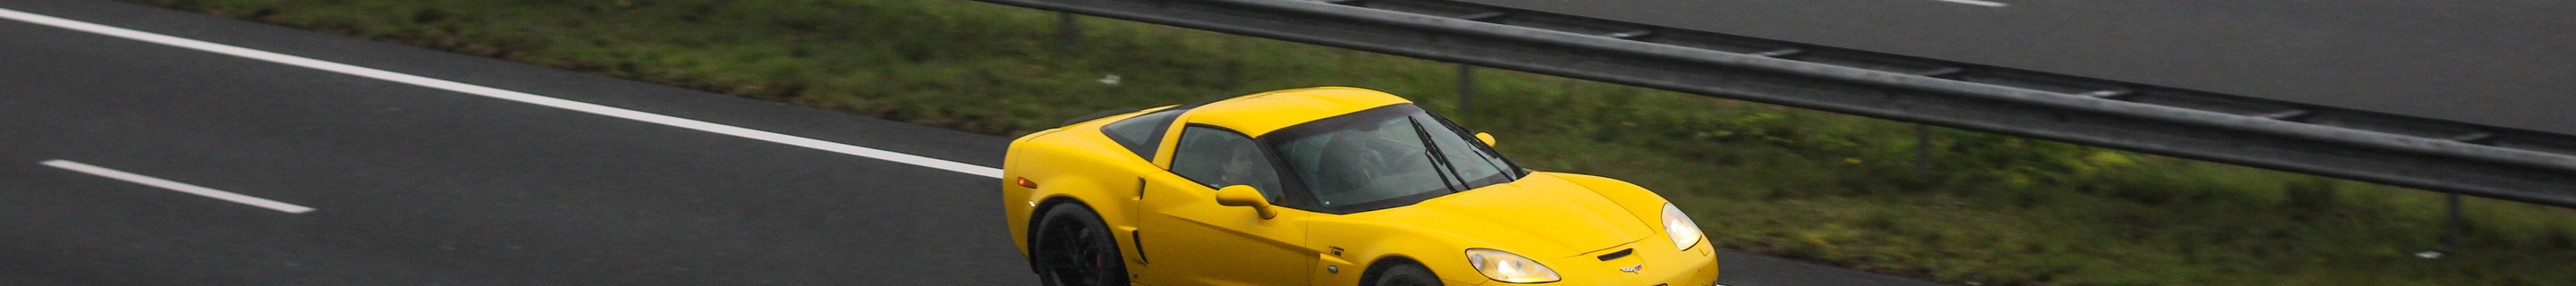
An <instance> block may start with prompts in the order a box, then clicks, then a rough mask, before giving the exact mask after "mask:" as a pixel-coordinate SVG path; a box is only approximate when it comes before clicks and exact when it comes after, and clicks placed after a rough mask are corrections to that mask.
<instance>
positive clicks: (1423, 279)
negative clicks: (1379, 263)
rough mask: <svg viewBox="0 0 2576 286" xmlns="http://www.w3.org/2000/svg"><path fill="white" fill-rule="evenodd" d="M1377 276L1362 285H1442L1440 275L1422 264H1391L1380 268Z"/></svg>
mask: <svg viewBox="0 0 2576 286" xmlns="http://www.w3.org/2000/svg"><path fill="white" fill-rule="evenodd" d="M1375 276H1377V277H1376V279H1370V281H1367V283H1362V285H1370V286H1440V276H1436V275H1431V269H1424V268H1422V265H1416V264H1413V263H1403V264H1398V265H1390V266H1388V267H1386V269H1381V270H1379V271H1378V274H1377V275H1375Z"/></svg>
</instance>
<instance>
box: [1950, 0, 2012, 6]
mask: <svg viewBox="0 0 2576 286" xmlns="http://www.w3.org/2000/svg"><path fill="white" fill-rule="evenodd" d="M1934 1H1941V2H1950V3H1959V4H1968V5H1977V6H1986V7H2003V6H2012V4H2004V3H2003V2H1994V1H1979V0H1934Z"/></svg>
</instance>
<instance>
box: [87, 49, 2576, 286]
mask: <svg viewBox="0 0 2576 286" xmlns="http://www.w3.org/2000/svg"><path fill="white" fill-rule="evenodd" d="M127 1H131V2H140V3H147V4H153V5H159V6H163V7H170V8H174V9H180V10H187V11H195V12H201V13H206V14H212V15H217V16H223V17H231V18H237V19H246V20H252V21H260V22H267V23H273V24H278V25H285V26H292V27H299V28H305V29H312V30H317V31H323V32H328V33H335V34H342V35H349V36H355V37H361V38H367V39H374V40H379V41H386V42H395V43H404V44H412V45H419V46H424V47H430V48H435V49H442V50H448V51H454V52H459V53H466V54H474V55H481V56H488V57H496V58H502V59H508V60H513V61H519V62H526V63H531V64H537V65H545V66H551V67H557V68H564V69H570V70H577V71H582V72H588V73H593V74H600V75H606V76H613V77H621V78H629V79H637V80H644V81H651V82H657V83H663V84H669V85H674V86H681V87H688V88H695V89H701V90H707V91H713V92H719V93H725V94H732V95H737V96H743V97H750V98H758V99H765V100H774V101H782V102H790V103H796V104H802V105H808V106H815V107H819V108H826V109H832V110H840V111H846V112H851V113H857V114H864V115H869V116H878V117H884V118H891V119H897V120H903V121H908V122H914V123H919V124H925V125H932V126H941V127H946V128H953V129H958V130H965V131H970V132H978V133H986V134H995V135H1004V136H1008V135H1016V134H1021V133H1025V132H1029V131H1034V130H1040V129H1044V128H1048V127H1052V126H1051V125H1052V124H1053V123H1056V122H1057V121H1058V120H1062V119H1064V118H1068V117H1072V116H1076V115H1082V114H1086V113H1090V112H1093V111H1098V110H1105V109H1110V108H1117V107H1142V106H1157V105H1164V104H1173V103H1180V102H1189V101H1196V100H1202V99H1208V98H1216V97H1227V96H1234V95H1241V94H1248V93H1253V92H1259V91H1266V90H1274V89H1283V88H1295V87H1309V86H1324V85H1339V86H1357V87H1366V88H1372V89H1378V90H1383V91H1387V92H1391V93H1395V94H1398V95H1405V96H1408V97H1410V98H1412V99H1414V100H1416V101H1420V102H1422V103H1423V105H1425V106H1427V107H1430V108H1432V109H1435V110H1443V111H1445V113H1447V114H1450V115H1452V116H1453V117H1457V118H1458V119H1460V121H1462V124H1465V125H1468V126H1469V127H1471V128H1477V129H1480V130H1482V131H1488V132H1493V133H1495V134H1497V135H1499V136H1500V137H1501V140H1500V141H1501V142H1502V144H1501V147H1502V149H1503V150H1504V152H1506V153H1508V154H1510V155H1512V156H1514V157H1515V158H1517V159H1519V160H1521V161H1524V163H1527V164H1528V165H1530V166H1532V167H1534V168H1538V169H1542V170H1554V171H1568V172H1577V173H1589V174H1600V175H1606V176H1611V177H1617V178H1622V179H1626V180H1630V181H1633V182H1636V183H1638V184H1640V185H1644V186H1647V187H1649V188H1653V189H1656V190H1658V191H1659V192H1662V193H1663V194H1665V196H1667V197H1670V198H1672V199H1674V200H1675V201H1676V202H1678V203H1680V204H1681V205H1683V208H1684V209H1686V210H1689V211H1690V212H1692V213H1693V216H1694V217H1696V218H1698V221H1699V222H1700V223H1701V224H1703V227H1704V228H1706V229H1707V230H1708V232H1709V235H1710V236H1711V238H1712V239H1713V240H1714V241H1716V242H1718V243H1720V244H1722V245H1723V246H1724V247H1728V248H1734V249H1742V250H1748V251H1752V252H1758V253H1765V254H1771V255H1780V256H1787V257H1795V258H1801V259H1807V260H1814V261H1820V262H1826V263H1832V264H1837V265H1843V266H1848V267H1854V268H1859V269H1866V270H1872V271H1879V272H1885V273H1894V274H1900V275H1908V276H1915V277H1923V278H1928V279H1935V280H1940V281H1947V282H1954V283H1963V284H1982V285H2168V284H2217V285H2569V284H2571V283H2576V271H2564V269H2565V267H2566V265H2576V213H2571V212H2569V211H2567V210H2565V209H2555V208H2545V207H2537V206H2531V205H2523V204H2515V203H2509V202H2500V201H2490V200H2483V199H2473V200H2472V201H2471V202H2469V203H2468V207H2469V208H2468V217H2469V221H2470V222H2471V223H2470V224H2469V233H2470V236H2469V238H2470V239H2469V240H2468V241H2467V244H2466V249H2467V251H2466V252H2465V253H2462V254H2459V255H2456V256H2453V257H2450V258H2444V259H2440V260H2426V259H2419V258H2414V257H2413V256H2411V253H2414V252H2417V251H2422V250H2426V249H2430V248H2432V247H2434V246H2436V245H2438V243H2439V242H2438V238H2437V236H2438V235H2439V234H2440V233H2441V228H2442V227H2443V224H2442V220H2443V216H2442V213H2441V212H2442V208H2441V207H2440V206H2441V205H2440V202H2441V200H2440V196H2439V195H2438V194H2433V193H2429V192H2422V191H2415V190H2406V189H2398V188H2392V187H2385V186H2378V185H2371V184H2364V183H2356V182H2350V181H2342V180H2333V179H2323V178H2317V177H2310V176H2304V175H2297V174H2287V173H2280V172H2273V171H2265V170H2258V169H2250V168H2243V167H2235V166H2228V165H2220V164H2211V163H2203V162H2194V161H2187V160H2180V159H2173V158H2165V157H2158V156H2148V155H2139V154H2135V153H2129V152H2121V151H2114V150H2106V149H2099V148H2090V147H2083V146H2076V145H2070V144H2064V143H2056V142H2048V141H2038V140H2030V139H2025V138H2018V137H2011V136H2001V135H1994V134H1984V133H1975V132H1964V131H1955V130H1939V131H1937V133H1936V134H1935V139H1934V140H1933V141H1932V144H1933V146H1932V148H1933V149H1935V150H1937V151H1936V154H1935V155H1934V160H1933V162H1932V168H1933V169H1934V170H1936V172H1933V173H1931V174H1930V175H1927V176H1915V175H1914V174H1913V169H1912V164H1913V162H1912V158H1913V156H1914V153H1912V150H1913V148H1914V144H1915V143H1914V141H1913V133H1912V132H1913V131H1912V129H1911V126H1910V125H1907V124H1904V123H1897V122H1889V121H1883V120H1876V119H1869V118H1860V117H1853V116H1844V115H1836V114H1828V113H1820V112H1813V111H1806V110H1794V109H1786V108H1781V107H1776V106H1768V105H1760V104H1750V103H1742V102H1733V101H1725V100H1714V99H1708V98H1703V97H1697V96H1691V95H1685V94H1676V93H1671V92H1663V91H1656V90H1649V89H1641V88H1634V87H1626V86H1619V85H1613V84H1604V83H1597V82H1588V81H1580V80H1572V79H1564V78H1556V77H1548V76H1540V75H1532V74H1525V73H1516V72H1506V71H1495V70H1483V71H1485V72H1479V73H1477V74H1476V76H1477V77H1478V78H1477V79H1476V82H1478V83H1479V86H1477V87H1476V88H1477V90H1476V93H1477V94H1478V97H1477V99H1476V100H1475V101H1476V104H1475V106H1474V109H1473V110H1458V108H1457V107H1458V106H1457V105H1456V101H1455V100H1454V98H1452V97H1450V96H1449V95H1451V94H1454V93H1455V92H1456V90H1454V89H1455V88H1457V87H1456V79H1455V78H1454V76H1455V73H1454V71H1453V70H1452V69H1453V67H1452V66H1451V65H1450V64H1446V63H1438V62H1430V61H1423V60H1416V59H1410V58H1402V57H1395V56H1387V55H1379V54H1370V53H1364V52H1356V51H1349V50H1341V49H1334V48H1325V47H1317V46H1310V45H1303V44H1296V43H1287V42H1280V41H1272V40H1265V39H1257V38H1250V37H1240V36H1231V35H1223V34H1215V33H1208V32H1201V31H1194V30H1186V29H1178V28H1171V27H1161V26H1153V25H1144V24H1136V23H1127V22H1120V21H1112V20H1100V19H1086V20H1085V21H1083V22H1081V30H1082V31H1084V34H1083V36H1082V37H1081V38H1080V40H1078V41H1076V42H1075V43H1074V44H1073V45H1070V46H1059V45H1058V42H1056V39H1058V35H1057V34H1055V30H1056V27H1055V20H1056V18H1055V15H1054V14H1052V13H1047V12H1039V11H1032V10H1026V9H1020V8H1014V7H1005V6H998V5H989V4H982V3H976V2H968V1H961V0H850V1H825V0H739V1H734V0H671V1H627V0H614V1H504V0H456V1H395V0H350V1H325V0H127Z"/></svg>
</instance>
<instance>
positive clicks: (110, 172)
mask: <svg viewBox="0 0 2576 286" xmlns="http://www.w3.org/2000/svg"><path fill="white" fill-rule="evenodd" d="M44 164H45V165H46V166H54V167H55V168H62V169H64V170H72V171H73V172H81V173H88V174H90V175H98V176H100V177H107V178H109V179H117V180H122V181H126V182H132V183H136V184H143V185H145V186H153V187H160V188H163V189H170V190H172V191H179V192H181V193H189V194H194V195H199V196H206V197H208V198H215V199H218V200H224V201H228V202H235V203H241V204H245V205H251V206H255V207H263V208H268V209H272V210H277V211H281V212H286V213H292V214H300V213H304V212H310V211H313V208H308V207H304V206H299V205H295V204H289V203H281V202H277V201H271V200H268V199H262V198H259V197H253V196H246V195H242V194H235V193H233V192H226V191H223V190H216V189H210V188H206V187H199V186H197V185H190V184H188V183H181V182H174V181H170V180H163V179H161V178H153V177H151V176H144V175H137V174H134V173H126V172H125V171H117V170H116V169H108V168H106V167H99V166H90V165H89V164H81V163H80V162H72V161H64V160H45V162H44Z"/></svg>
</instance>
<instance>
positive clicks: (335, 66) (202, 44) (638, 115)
mask: <svg viewBox="0 0 2576 286" xmlns="http://www.w3.org/2000/svg"><path fill="white" fill-rule="evenodd" d="M0 18H6V19H10V20H17V21H20V22H27V23H33V24H37V25H45V26H53V27H56V28H63V29H70V30H74V31H81V32H88V33H92V34H99V35H106V36H111V37H118V38H125V39H129V40H136V41H143V42H148V43H154V44H162V45H168V46H173V47H180V48H187V49H193V50H199V51H206V52H213V53H217V54H224V55H229V56H235V57H242V58H248V59H254V60H261V61H267V62H273V63H279V64H285V65H291V66H298V67H305V68H311V69H317V70H323V71H329V72H335V73H340V74H346V75H353V76H358V77H365V78H372V79H378V80H384V81H391V82H398V83H404V84H410V85H416V86H421V87H427V88H434V89H441V90H447V91H454V92H459V93H465V94H472V95H479V96H483V97H490V98H495V99H501V100H509V101H517V102H521V103H528V104H535V105H543V106H547V107H554V108H562V109H566V110H572V111H579V112H584V113H590V114H598V115H606V116H609V117H616V118H625V119H629V120H635V121H643V122H647V123H653V124H661V125H666V126H671V127H679V128H687V129H692V130H698V131H706V132H711V133H716V134H724V135H731V136H734V137H742V138H748V139H752V140H760V141H769V142H774V143H779V144H787V145H793V146H797V147H805V148H812V149H816V150H823V151H830V152H834V153H841V154H849V155H856V156H859V157H868V158H875V159H878V160H886V161H893V162H897V163H904V164H911V165H914V166H922V167H929V168H934V169H940V170H948V171H954V172H958V173H966V174H971V175H977V176H985V177H992V178H1001V177H1002V169H995V168H991V167H984V166H977V165H974V164H967V163H959V162H956V161H948V160H940V159H937V158H930V157H922V156H916V155H912V154H904V153H897V152H893V151H886V150H878V149H876V148H868V147H859V146H853V145H849V144H841V143H837V142H831V141H823V140H816V139H812V138H805V137H797V136H794V135H787V134H779V133H776V132H769V131H760V130H754V129H750V128H742V127H734V126H730V125H724V124H716V123H711V122H706V121H698V120H695V119H688V118H679V117H673V116H668V115H661V114H652V113H645V112H642V111H635V110H629V109H624V108H616V107H609V106H605V105H598V104H590V103H586V102H579V101H572V100H565V99H561V98H553V97H546V96H542V95H535V94H528V93H524V92H517V91H510V90H504V89H498V88H490V87H484V86H479V85H473V84H466V83H461V82H454V81H448V80H442V79H435V78H429V77H423V76H416V75H410V74H403V73H397V72H392V71H385V70H379V69H374V68H367V67H361V66H356V65H349V64H343V63H336V62H329V61H323V60H316V59H312V58H306V57H299V56H293V55H287V54H280V53H275V52H269V51H262V50H254V49H250V48H243V47H236V46H232V45H225V44H217V43H212V42H206V41H199V40H193V39H188V38H180V37H173V36H168V35H162V34H155V33H152V32H144V31H136V30H132V29H126V28H118V27H112V26H107V25H99V24H91V23H89V22H82V21H79V20H71V19H63V18H56V17H53V16H45V15H38V14H35V13H27V12H19V11H17V10H9V9H0Z"/></svg>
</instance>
